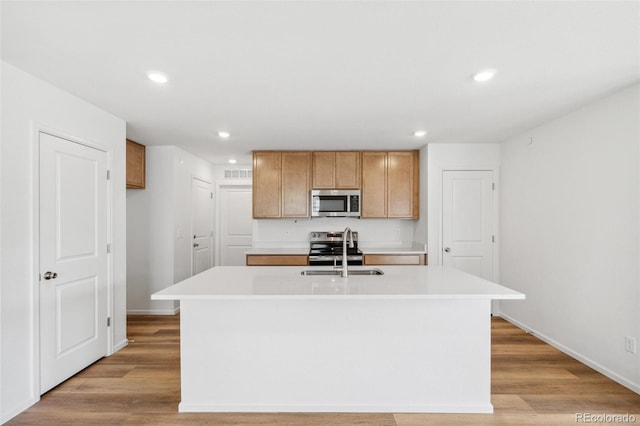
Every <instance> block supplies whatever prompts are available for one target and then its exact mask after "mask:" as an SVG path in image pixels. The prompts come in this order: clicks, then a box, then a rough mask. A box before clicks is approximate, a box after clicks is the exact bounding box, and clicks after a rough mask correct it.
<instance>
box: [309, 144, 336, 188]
mask: <svg viewBox="0 0 640 426" xmlns="http://www.w3.org/2000/svg"><path fill="white" fill-rule="evenodd" d="M335 170H336V153H335V152H330V151H319V152H314V153H313V189H333V188H335V187H336V174H335Z"/></svg>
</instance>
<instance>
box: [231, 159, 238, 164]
mask: <svg viewBox="0 0 640 426" xmlns="http://www.w3.org/2000/svg"><path fill="white" fill-rule="evenodd" d="M237 162H238V160H234V159H233V158H231V159H230V160H229V164H236V163H237Z"/></svg>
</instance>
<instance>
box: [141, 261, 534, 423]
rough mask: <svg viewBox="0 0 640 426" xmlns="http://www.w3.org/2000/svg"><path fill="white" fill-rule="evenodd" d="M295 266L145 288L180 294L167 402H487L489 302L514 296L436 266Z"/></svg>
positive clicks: (248, 406)
mask: <svg viewBox="0 0 640 426" xmlns="http://www.w3.org/2000/svg"><path fill="white" fill-rule="evenodd" d="M306 269H310V268H309V267H273V266H271V267H215V268H212V269H209V270H207V271H205V272H203V273H201V274H198V275H196V276H193V277H191V278H189V279H187V280H185V281H182V282H180V283H177V284H175V285H173V286H171V287H169V288H167V289H165V290H162V291H160V292H158V293H155V294H154V295H152V299H154V300H180V339H181V341H180V345H181V386H182V401H181V402H180V405H179V411H181V412H211V411H229V412H242V411H245V412H246V411H252V412H284V411H289V412H305V411H306V412H319V411H324V412H452V413H453V412H457V413H461V412H470V413H490V412H492V411H493V407H492V405H491V324H490V307H491V300H492V299H524V295H523V294H522V293H518V292H516V291H513V290H511V289H508V288H506V287H502V286H500V285H497V284H494V283H491V282H489V281H486V280H483V279H481V278H477V277H474V276H472V275H469V274H466V273H464V272H461V271H458V270H455V269H450V268H443V267H424V266H389V267H383V268H382V270H383V271H384V275H381V276H370V275H350V276H349V277H348V278H341V277H340V276H339V275H337V276H335V275H311V276H305V275H301V272H302V271H303V270H306ZM313 269H314V270H322V269H324V270H329V269H331V268H322V267H314V268H313ZM358 269H364V268H362V267H352V268H350V270H358Z"/></svg>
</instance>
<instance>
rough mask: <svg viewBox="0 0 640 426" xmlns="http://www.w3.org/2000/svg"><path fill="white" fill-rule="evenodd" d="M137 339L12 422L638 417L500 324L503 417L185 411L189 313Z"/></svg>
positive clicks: (153, 324)
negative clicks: (185, 319)
mask: <svg viewBox="0 0 640 426" xmlns="http://www.w3.org/2000/svg"><path fill="white" fill-rule="evenodd" d="M128 337H129V339H131V340H133V342H131V343H130V344H129V345H128V346H126V347H125V348H123V349H122V350H120V351H119V352H118V353H116V354H114V355H112V356H110V357H108V358H103V359H102V360H100V361H98V362H97V363H96V364H94V365H92V366H90V367H88V368H86V369H85V370H83V371H82V372H80V373H79V374H77V375H76V376H74V377H72V378H71V379H69V380H67V381H66V382H64V383H62V384H60V385H59V386H57V387H56V388H54V389H52V390H51V391H49V392H47V393H46V394H45V395H43V396H42V399H41V401H40V402H38V403H37V404H35V405H34V406H32V407H31V408H29V409H28V410H26V411H25V412H24V413H22V414H20V415H18V416H16V417H15V418H14V419H12V420H10V421H9V422H8V423H6V425H35V424H38V425H47V426H48V425H54V426H55V425H100V426H107V425H108V426H116V425H144V424H148V425H329V426H333V425H373V426H378V425H380V426H393V425H396V424H397V425H402V426H414V425H420V426H422V425H427V424H428V425H524V426H526V425H565V424H566V425H575V424H576V423H577V422H576V414H577V413H594V414H602V413H607V414H626V413H631V414H633V413H636V414H635V415H636V419H637V420H636V422H638V423H640V414H637V413H640V395H638V394H636V393H634V392H632V391H630V390H629V389H627V388H625V387H623V386H621V385H620V384H618V383H615V382H613V381H612V380H610V379H608V378H607V377H605V376H603V375H602V374H600V373H598V372H596V371H594V370H593V369H591V368H589V367H588V366H586V365H584V364H581V363H580V362H578V361H576V360H574V359H572V358H571V357H569V356H567V355H565V354H564V353H562V352H560V351H558V350H557V349H555V348H553V347H551V346H549V345H547V344H546V343H544V342H542V341H541V340H539V339H537V338H536V337H535V336H533V335H531V334H528V333H525V332H524V331H522V330H520V329H518V328H517V327H515V326H513V325H512V324H509V323H508V322H506V321H504V320H502V319H500V318H494V319H493V320H492V357H491V362H492V398H491V401H492V404H493V406H494V411H495V412H494V414H403V413H396V414H366V413H365V414H360V413H339V414H332V413H272V414H267V413H255V414H253V413H178V412H177V410H178V403H179V402H180V346H179V340H180V325H179V315H176V316H152V315H139V316H130V317H129V318H128Z"/></svg>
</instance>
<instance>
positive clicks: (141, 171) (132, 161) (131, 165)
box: [127, 139, 146, 189]
mask: <svg viewBox="0 0 640 426" xmlns="http://www.w3.org/2000/svg"><path fill="white" fill-rule="evenodd" d="M145 155H146V149H145V146H144V145H140V144H139V143H136V142H134V141H130V140H129V139H127V188H135V189H144V186H145V174H146V171H145V168H146V159H145Z"/></svg>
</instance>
